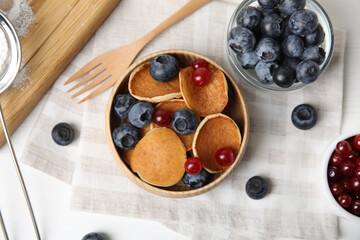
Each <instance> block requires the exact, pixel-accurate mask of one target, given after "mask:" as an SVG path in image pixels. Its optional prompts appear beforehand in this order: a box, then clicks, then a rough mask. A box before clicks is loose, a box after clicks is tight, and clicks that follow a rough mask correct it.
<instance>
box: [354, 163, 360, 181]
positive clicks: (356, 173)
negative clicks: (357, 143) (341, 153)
mask: <svg viewBox="0 0 360 240" xmlns="http://www.w3.org/2000/svg"><path fill="white" fill-rule="evenodd" d="M354 176H355V177H359V178H360V166H359V167H356V168H355V170H354Z"/></svg>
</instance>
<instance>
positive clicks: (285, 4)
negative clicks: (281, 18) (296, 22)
mask: <svg viewBox="0 0 360 240" xmlns="http://www.w3.org/2000/svg"><path fill="white" fill-rule="evenodd" d="M305 5H306V0H283V1H281V3H280V4H279V9H280V12H281V13H282V14H284V15H291V14H293V13H294V12H296V11H298V10H301V9H304V7H305Z"/></svg>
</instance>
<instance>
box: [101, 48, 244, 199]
mask: <svg viewBox="0 0 360 240" xmlns="http://www.w3.org/2000/svg"><path fill="white" fill-rule="evenodd" d="M162 54H172V55H179V54H183V55H190V56H193V57H195V58H202V59H204V60H206V61H207V62H209V63H211V64H213V65H214V66H216V67H217V68H219V69H220V70H221V71H222V72H223V73H224V74H225V76H226V78H227V79H228V80H229V81H230V82H231V84H232V86H233V88H234V91H236V93H237V95H238V96H239V98H240V99H239V100H240V104H241V107H239V109H243V112H242V114H243V118H244V126H242V127H243V129H241V130H242V131H241V132H242V140H241V145H240V149H239V153H238V155H237V156H236V159H235V162H234V163H233V164H232V165H231V166H230V167H229V168H228V169H226V170H225V171H223V172H222V173H221V175H220V176H219V177H218V178H216V179H215V180H214V181H212V182H210V183H208V184H207V185H205V186H203V187H201V188H198V189H191V190H185V191H171V190H167V189H165V188H159V187H156V186H153V185H151V184H149V183H146V182H145V181H143V180H141V178H140V177H138V176H137V175H136V173H134V172H132V171H131V170H130V169H129V167H128V166H127V165H126V163H125V162H124V161H123V160H122V159H121V156H120V155H119V154H118V151H117V149H116V146H115V144H114V142H113V140H112V134H111V128H110V121H111V118H110V116H111V111H112V105H113V99H114V97H115V94H116V93H117V91H118V88H119V86H120V84H121V83H122V82H123V81H124V80H125V79H127V78H128V76H129V75H130V73H131V72H132V71H133V70H134V69H135V68H136V67H137V66H139V65H140V64H142V63H145V62H149V61H150V60H151V59H153V58H154V57H156V56H158V55H162ZM249 131H250V120H249V113H248V109H247V106H246V104H245V100H244V98H243V95H242V94H241V91H240V89H239V87H238V86H237V84H236V82H235V80H234V79H233V78H232V77H231V76H230V74H229V73H227V71H225V69H223V68H222V67H221V66H220V65H219V64H217V63H216V62H214V61H213V60H211V59H209V58H208V57H205V56H203V55H202V54H199V53H196V52H193V51H188V50H182V49H169V50H162V51H158V52H155V53H152V54H149V55H147V56H145V57H143V58H141V59H139V60H137V61H136V62H135V63H133V64H132V65H131V66H129V68H128V69H127V70H126V71H125V72H124V73H123V74H122V75H121V77H120V78H119V80H118V81H117V82H116V83H115V85H114V87H113V89H112V91H111V94H110V96H109V99H108V103H107V107H106V113H105V134H106V140H107V142H108V146H109V148H110V152H111V154H112V156H113V158H114V159H115V161H116V163H117V164H118V166H119V167H120V169H121V170H122V171H123V173H125V175H126V176H127V177H128V178H129V179H130V180H131V181H132V182H134V183H135V184H136V185H138V186H139V187H141V188H143V189H145V190H146V191H148V192H150V193H154V194H156V195H159V196H163V197H170V198H184V197H192V196H196V195H199V194H202V193H205V192H207V191H210V190H211V189H213V188H215V187H216V186H217V185H218V184H219V183H220V182H222V181H223V180H224V179H225V178H226V177H227V176H229V174H230V173H231V172H232V171H233V170H234V168H235V166H236V165H237V164H238V163H239V162H240V161H241V159H242V157H243V156H244V153H245V149H246V147H247V144H248V140H249Z"/></svg>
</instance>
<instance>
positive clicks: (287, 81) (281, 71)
mask: <svg viewBox="0 0 360 240" xmlns="http://www.w3.org/2000/svg"><path fill="white" fill-rule="evenodd" d="M273 78H274V83H275V84H276V85H278V86H279V87H282V88H288V87H290V86H291V85H293V84H294V82H295V71H294V70H293V69H291V68H289V67H287V66H280V67H279V68H278V69H276V70H275V71H274V75H273Z"/></svg>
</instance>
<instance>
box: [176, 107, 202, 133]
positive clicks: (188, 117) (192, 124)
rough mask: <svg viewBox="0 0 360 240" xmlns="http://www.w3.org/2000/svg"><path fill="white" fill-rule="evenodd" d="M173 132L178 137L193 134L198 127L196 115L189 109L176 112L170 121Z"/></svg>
mask: <svg viewBox="0 0 360 240" xmlns="http://www.w3.org/2000/svg"><path fill="white" fill-rule="evenodd" d="M171 124H172V127H173V129H174V131H175V132H176V133H178V134H180V135H188V134H191V133H193V132H194V131H195V130H196V128H197V126H198V119H197V117H196V114H195V113H194V112H193V111H191V110H190V109H186V108H184V109H180V110H177V111H176V112H175V113H174V115H173V116H172V120H171Z"/></svg>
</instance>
